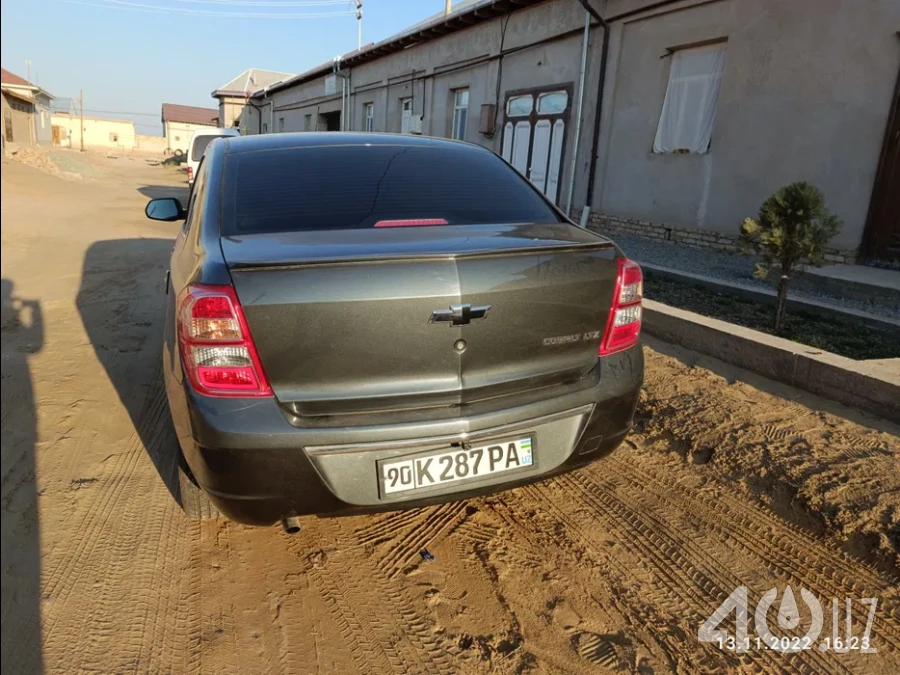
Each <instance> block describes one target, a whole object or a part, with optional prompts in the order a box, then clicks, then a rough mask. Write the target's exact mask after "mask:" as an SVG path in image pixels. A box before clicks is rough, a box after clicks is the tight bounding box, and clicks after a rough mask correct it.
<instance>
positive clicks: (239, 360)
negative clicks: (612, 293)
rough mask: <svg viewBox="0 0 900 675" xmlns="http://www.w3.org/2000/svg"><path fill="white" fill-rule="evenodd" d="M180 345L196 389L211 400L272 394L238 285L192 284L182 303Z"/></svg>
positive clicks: (186, 368)
mask: <svg viewBox="0 0 900 675" xmlns="http://www.w3.org/2000/svg"><path fill="white" fill-rule="evenodd" d="M178 346H179V349H180V351H181V361H182V363H183V364H184V371H185V373H187V376H188V379H189V380H190V383H191V385H192V386H193V387H194V389H196V390H197V392H198V393H200V394H203V395H205V396H271V395H272V388H271V387H270V386H269V381H268V379H267V378H266V374H265V372H264V371H263V368H262V363H260V360H259V354H258V353H257V351H256V345H254V344H253V337H252V336H251V335H250V329H249V328H248V327H247V320H246V319H245V318H244V311H243V309H241V303H240V302H239V301H238V298H237V294H236V293H235V292H234V288H233V287H232V286H208V285H196V286H188V287H187V288H186V289H184V291H182V293H181V296H180V297H179V299H178Z"/></svg>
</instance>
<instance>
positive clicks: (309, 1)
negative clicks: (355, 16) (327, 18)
mask: <svg viewBox="0 0 900 675" xmlns="http://www.w3.org/2000/svg"><path fill="white" fill-rule="evenodd" d="M103 1H104V2H105V1H107V0H103ZM171 1H172V2H182V3H185V4H192V5H237V6H239V7H322V6H325V5H344V6H347V7H349V6H350V2H351V0H280V1H279V0H258V1H257V2H253V1H252V0H171Z"/></svg>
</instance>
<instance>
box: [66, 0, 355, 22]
mask: <svg viewBox="0 0 900 675" xmlns="http://www.w3.org/2000/svg"><path fill="white" fill-rule="evenodd" d="M60 1H61V2H65V3H68V4H70V5H83V6H85V7H101V8H104V9H120V10H127V11H132V12H147V13H151V14H188V15H194V16H212V17H220V18H227V19H324V18H328V17H338V16H351V15H353V12H352V11H350V10H344V11H339V12H312V13H306V14H292V13H289V14H281V13H276V12H218V11H214V10H206V9H188V8H183V7H166V6H162V5H145V4H142V3H137V2H127V1H126V0H98V2H82V0H60ZM101 3H102V4H101ZM254 4H256V3H254Z"/></svg>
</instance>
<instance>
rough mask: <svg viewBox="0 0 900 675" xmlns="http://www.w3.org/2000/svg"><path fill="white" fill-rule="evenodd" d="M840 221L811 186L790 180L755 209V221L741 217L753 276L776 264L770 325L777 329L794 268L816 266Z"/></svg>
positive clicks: (761, 274)
mask: <svg viewBox="0 0 900 675" xmlns="http://www.w3.org/2000/svg"><path fill="white" fill-rule="evenodd" d="M841 225H842V223H841V220H840V219H839V218H838V217H837V216H836V215H835V214H833V213H832V212H831V211H829V210H828V209H827V208H825V197H824V195H823V194H822V192H821V190H819V189H818V188H817V187H815V186H814V185H810V184H809V183H806V182H799V183H791V184H790V185H786V186H784V187H782V188H779V189H778V190H777V191H776V192H775V193H774V194H773V195H772V196H771V197H769V198H768V199H766V201H765V202H763V204H762V206H760V208H759V215H758V216H757V218H756V220H754V219H753V218H745V219H744V222H743V224H742V225H741V244H742V248H743V249H744V250H745V251H753V252H755V253H756V254H757V255H758V256H759V258H760V262H759V263H758V264H757V266H756V272H755V273H754V276H756V277H757V278H760V279H765V278H766V277H767V276H768V274H769V270H770V269H771V268H772V267H774V266H778V267H779V268H780V269H779V273H780V277H779V279H778V299H777V302H776V303H775V320H774V328H775V331H776V332H779V331H781V328H782V325H783V324H784V308H785V304H786V302H787V292H788V284H789V282H790V280H791V275H792V274H793V273H794V272H795V271H802V269H803V267H804V266H805V265H813V266H815V267H819V266H820V265H821V264H822V262H823V260H824V256H825V250H826V246H827V245H828V242H829V241H830V240H831V238H832V237H833V236H834V235H836V234H837V233H838V232H840V230H841Z"/></svg>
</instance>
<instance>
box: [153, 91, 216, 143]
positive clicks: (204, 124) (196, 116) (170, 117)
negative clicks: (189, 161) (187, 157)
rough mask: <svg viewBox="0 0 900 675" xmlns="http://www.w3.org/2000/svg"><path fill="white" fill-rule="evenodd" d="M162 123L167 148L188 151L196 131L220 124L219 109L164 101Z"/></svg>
mask: <svg viewBox="0 0 900 675" xmlns="http://www.w3.org/2000/svg"><path fill="white" fill-rule="evenodd" d="M162 125H163V134H164V135H165V138H166V149H167V150H168V151H169V152H178V151H179V150H180V151H181V152H184V153H186V152H187V151H188V148H189V147H190V145H191V139H193V138H194V134H195V133H197V132H198V131H202V130H204V129H208V128H209V127H218V126H220V124H219V111H218V110H216V109H215V108H199V107H197V106H192V105H178V104H176V103H163V105H162Z"/></svg>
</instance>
